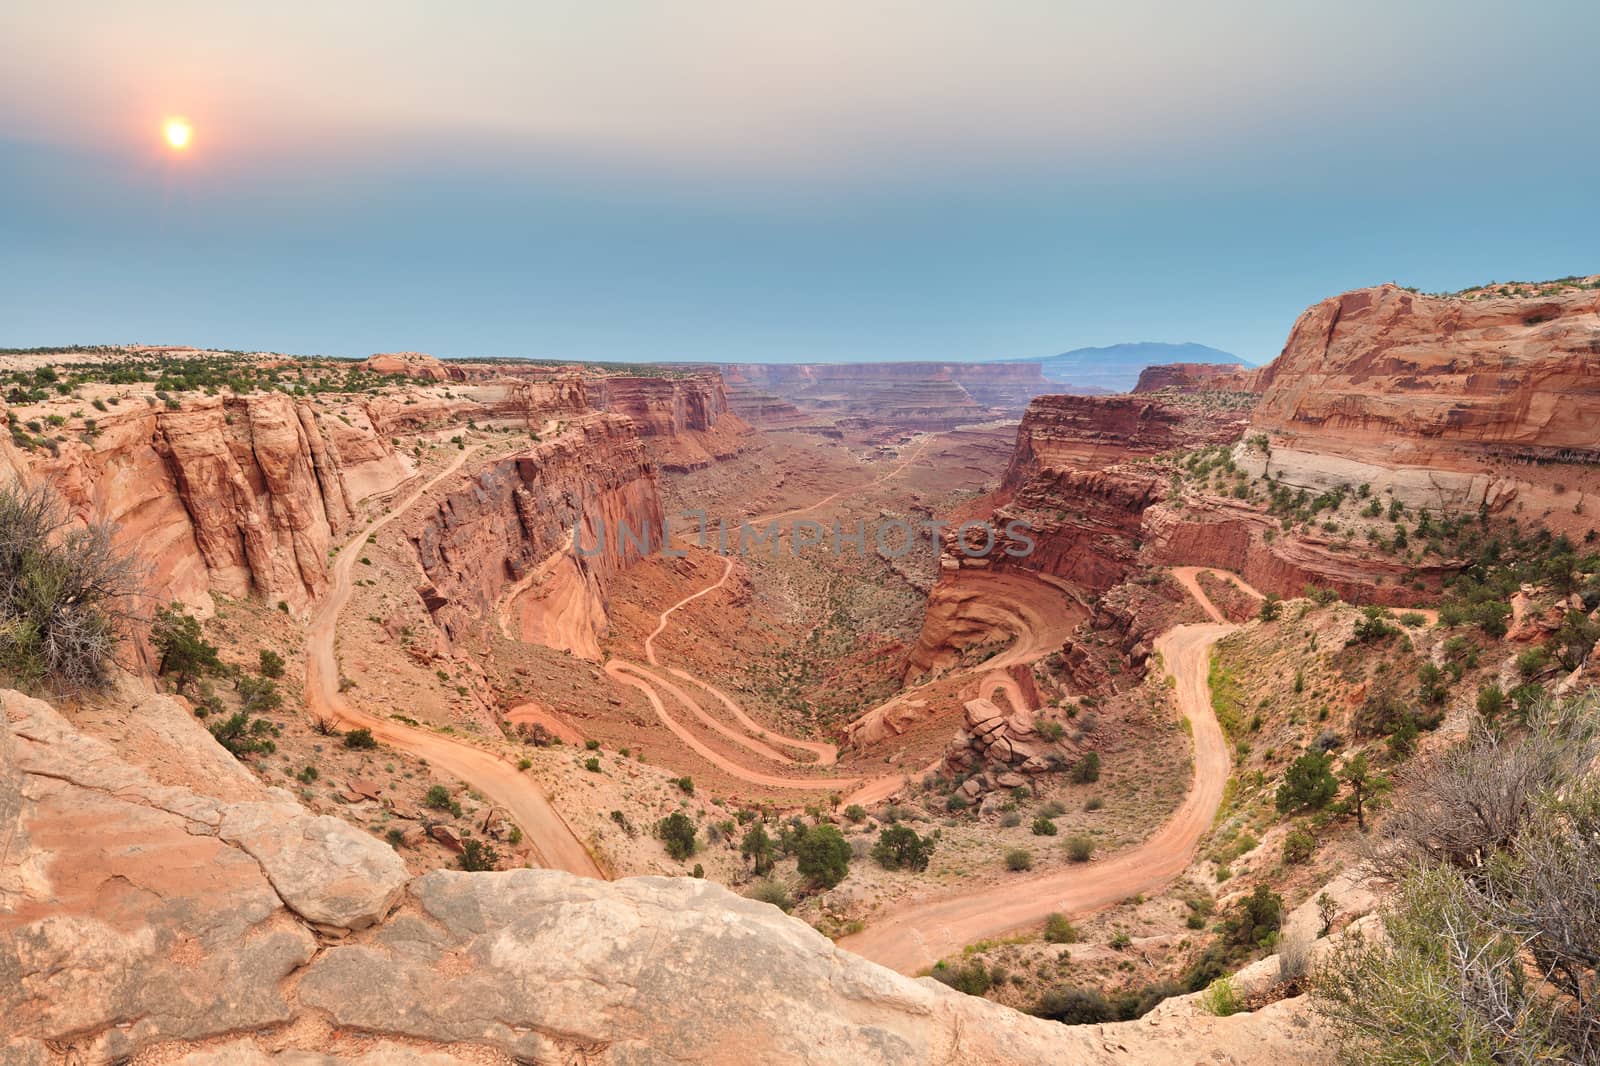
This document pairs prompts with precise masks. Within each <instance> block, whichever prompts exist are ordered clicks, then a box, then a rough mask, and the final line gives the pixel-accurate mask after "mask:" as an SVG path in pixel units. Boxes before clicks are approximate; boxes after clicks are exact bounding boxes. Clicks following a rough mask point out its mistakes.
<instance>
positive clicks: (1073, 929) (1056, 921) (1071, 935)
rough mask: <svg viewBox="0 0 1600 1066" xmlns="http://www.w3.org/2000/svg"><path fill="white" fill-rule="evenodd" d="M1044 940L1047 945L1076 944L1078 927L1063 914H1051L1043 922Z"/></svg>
mask: <svg viewBox="0 0 1600 1066" xmlns="http://www.w3.org/2000/svg"><path fill="white" fill-rule="evenodd" d="M1044 939H1045V942H1046V943H1048V944H1076V943H1077V942H1078V940H1079V936H1078V927H1077V926H1075V925H1073V924H1072V923H1071V922H1070V921H1068V920H1067V916H1066V915H1065V914H1051V915H1048V916H1046V918H1045V920H1044Z"/></svg>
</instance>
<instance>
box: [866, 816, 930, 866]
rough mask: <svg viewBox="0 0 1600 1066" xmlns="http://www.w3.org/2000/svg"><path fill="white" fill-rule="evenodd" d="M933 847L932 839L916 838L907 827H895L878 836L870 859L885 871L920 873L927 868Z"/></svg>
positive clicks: (914, 832)
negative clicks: (914, 871) (912, 871)
mask: <svg viewBox="0 0 1600 1066" xmlns="http://www.w3.org/2000/svg"><path fill="white" fill-rule="evenodd" d="M933 847H934V843H933V838H931V837H920V836H918V835H917V831H916V830H915V829H912V828H911V827H910V826H908V825H895V826H890V827H889V828H888V829H885V830H884V831H883V832H881V833H879V834H878V842H877V844H875V845H873V848H872V857H873V859H874V860H876V861H877V863H878V865H880V866H882V867H883V868H884V869H887V870H901V869H905V870H917V871H922V870H926V869H927V868H928V861H929V860H930V859H931V858H932V857H933Z"/></svg>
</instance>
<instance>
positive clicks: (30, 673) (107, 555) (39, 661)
mask: <svg viewBox="0 0 1600 1066" xmlns="http://www.w3.org/2000/svg"><path fill="white" fill-rule="evenodd" d="M13 428H14V427H13ZM141 579H142V571H141V569H140V567H139V565H138V564H137V563H136V562H135V561H134V560H133V558H132V557H131V556H129V555H127V554H126V553H123V552H121V551H119V550H118V549H117V548H116V547H115V546H114V545H113V544H112V537H111V527H110V526H106V525H91V526H89V527H87V528H84V529H69V528H68V522H67V517H66V511H65V509H64V508H63V507H62V506H61V505H60V503H59V502H58V501H57V499H56V497H55V495H54V494H53V493H52V492H51V491H50V490H49V489H47V488H44V487H35V488H24V487H22V486H20V485H11V486H9V487H5V488H0V673H4V674H5V675H6V676H8V677H10V678H11V679H12V683H14V684H19V685H22V686H24V687H30V688H31V687H35V686H43V685H49V686H50V687H53V688H55V689H58V690H64V691H70V690H76V689H95V688H101V687H103V686H104V685H105V683H106V682H107V680H108V679H109V677H110V670H111V664H112V662H113V661H114V657H115V654H116V648H117V645H118V643H120V641H121V640H122V637H123V636H124V634H125V632H126V630H127V628H128V627H129V625H130V624H131V623H132V621H133V596H134V594H135V593H136V592H137V591H138V590H139V588H140V586H141V584H142V580H141Z"/></svg>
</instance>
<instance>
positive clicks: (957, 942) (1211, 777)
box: [839, 567, 1259, 973]
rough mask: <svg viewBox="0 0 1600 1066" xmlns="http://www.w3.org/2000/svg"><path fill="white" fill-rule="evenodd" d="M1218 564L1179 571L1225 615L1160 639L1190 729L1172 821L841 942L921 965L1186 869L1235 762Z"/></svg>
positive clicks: (884, 918)
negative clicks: (1219, 648)
mask: <svg viewBox="0 0 1600 1066" xmlns="http://www.w3.org/2000/svg"><path fill="white" fill-rule="evenodd" d="M1214 569H1215V568H1214V567H1198V568H1195V567H1182V568H1179V569H1177V570H1175V571H1174V576H1176V577H1177V578H1178V581H1179V582H1180V583H1181V584H1182V585H1183V587H1184V588H1185V589H1186V590H1187V591H1188V592H1189V594H1190V595H1191V596H1193V597H1194V598H1195V600H1196V602H1198V603H1199V604H1200V606H1201V607H1202V608H1203V609H1204V610H1205V612H1206V613H1207V615H1209V616H1210V617H1212V618H1215V619H1219V621H1215V622H1205V623H1195V624H1190V625H1179V626H1173V627H1172V628H1171V629H1169V630H1167V631H1166V632H1165V633H1163V634H1162V635H1161V636H1160V637H1159V638H1158V639H1157V641H1156V650H1157V651H1158V652H1160V653H1161V658H1162V662H1163V663H1164V665H1165V667H1166V670H1167V672H1168V674H1169V675H1171V676H1172V677H1173V679H1174V680H1175V681H1176V684H1177V699H1178V709H1179V712H1180V713H1181V714H1182V715H1183V716H1184V717H1185V718H1187V719H1188V720H1189V723H1190V725H1191V727H1192V733H1193V736H1194V777H1193V781H1192V783H1191V785H1190V787H1189V791H1188V794H1187V795H1185V796H1184V799H1183V802H1182V803H1180V804H1179V805H1178V809H1177V810H1176V811H1174V812H1173V814H1172V816H1171V817H1170V818H1169V819H1167V821H1166V823H1165V824H1163V825H1162V827H1161V828H1160V829H1158V830H1157V831H1156V832H1155V833H1154V834H1152V835H1151V836H1150V837H1148V838H1146V839H1145V840H1144V841H1143V842H1142V843H1140V844H1137V845H1135V846H1133V847H1131V848H1128V849H1126V850H1124V851H1120V852H1117V853H1116V854H1114V855H1112V856H1110V857H1109V858H1107V859H1105V860H1103V861H1100V862H1094V863H1089V864H1085V865H1077V866H1069V867H1066V868H1065V869H1061V870H1055V871H1052V872H1049V873H1044V874H1039V875H1037V876H1033V877H1026V878H1019V879H1013V880H1008V881H1006V882H1004V883H1002V884H999V885H995V886H994V887H992V888H988V889H985V890H983V891H980V892H975V893H970V892H969V893H963V894H960V895H949V896H944V897H941V898H938V899H932V900H927V901H925V902H921V903H913V904H911V905H909V906H906V907H902V908H898V909H896V910H893V911H890V912H888V913H887V914H884V915H881V916H880V917H878V918H875V919H874V920H873V921H872V923H871V924H870V925H869V926H868V927H867V928H866V929H865V930H863V931H862V932H860V933H856V934H855V935H853V936H848V937H845V938H844V939H842V940H840V941H839V946H840V947H842V948H845V949H847V950H849V951H853V952H855V953H856V954H858V955H862V956H865V957H866V958H869V959H871V960H872V961H874V962H878V963H882V964H883V965H885V966H889V967H892V968H893V969H896V970H899V971H900V972H902V973H917V972H919V971H921V970H923V969H926V968H927V967H929V966H931V965H933V964H934V963H935V962H937V961H938V960H939V959H941V958H944V957H945V956H947V955H950V954H952V953H953V952H956V951H959V950H960V949H961V948H962V947H963V946H964V945H966V944H970V943H972V942H973V941H975V940H981V939H984V938H986V937H994V936H1000V935H1003V934H1006V933H1010V932H1013V931H1015V930H1017V929H1020V928H1023V927H1025V926H1028V925H1033V924H1035V923H1038V922H1041V921H1043V920H1044V918H1045V916H1046V915H1049V914H1051V913H1054V912H1060V913H1062V914H1067V915H1080V914H1085V913H1087V912H1090V911H1095V910H1099V909H1101V908H1103V907H1107V906H1110V905H1111V904H1113V903H1116V902H1118V901H1119V900H1123V899H1127V898H1128V897H1129V896H1133V895H1137V894H1139V893H1145V894H1147V895H1148V894H1153V893H1156V892H1159V891H1161V890H1162V889H1164V888H1165V887H1166V886H1167V885H1168V884H1170V883H1171V882H1172V881H1173V880H1174V879H1176V878H1177V877H1178V875H1180V874H1181V873H1183V871H1184V870H1185V869H1186V868H1187V867H1188V865H1189V863H1190V861H1191V860H1192V859H1193V857H1194V852H1195V849H1196V847H1197V846H1198V845H1199V843H1200V838H1201V837H1202V836H1204V835H1205V832H1206V830H1207V829H1208V828H1210V826H1211V823H1212V821H1213V819H1215V817H1216V813H1217V808H1218V806H1219V805H1220V804H1221V803H1222V792H1223V786H1224V785H1225V784H1226V783H1227V780H1228V772H1229V769H1230V766H1231V762H1230V760H1229V756H1228V744H1227V740H1226V738H1224V737H1223V735H1222V729H1221V727H1220V726H1218V725H1217V719H1216V715H1215V714H1213V713H1212V710H1211V691H1210V687H1209V685H1208V683H1207V676H1208V674H1209V672H1210V661H1211V660H1210V652H1211V646H1212V645H1213V644H1215V643H1216V642H1217V641H1218V640H1220V639H1221V638H1222V637H1224V636H1226V635H1227V634H1229V633H1231V632H1233V631H1234V630H1235V629H1237V628H1238V627H1237V626H1234V625H1231V624H1229V623H1227V622H1225V621H1220V619H1221V618H1222V612H1221V611H1219V610H1218V609H1217V607H1216V605H1215V604H1213V603H1212V602H1211V600H1210V598H1209V597H1207V596H1206V594H1205V593H1204V592H1203V591H1202V590H1201V588H1200V585H1199V583H1198V582H1197V581H1196V580H1195V575H1196V574H1197V573H1198V572H1199V571H1200V570H1214ZM1217 572H1218V573H1222V572H1223V571H1217ZM1235 580H1238V581H1239V584H1240V586H1241V587H1242V588H1244V589H1245V591H1247V592H1249V593H1252V594H1254V595H1259V593H1256V591H1255V590H1254V589H1252V588H1250V587H1249V586H1248V585H1245V584H1244V582H1243V580H1242V579H1238V578H1237V577H1236V578H1235ZM1008 696H1009V693H1008Z"/></svg>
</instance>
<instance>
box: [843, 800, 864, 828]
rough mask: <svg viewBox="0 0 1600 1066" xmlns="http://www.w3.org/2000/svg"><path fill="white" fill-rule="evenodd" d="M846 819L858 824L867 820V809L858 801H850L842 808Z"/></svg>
mask: <svg viewBox="0 0 1600 1066" xmlns="http://www.w3.org/2000/svg"><path fill="white" fill-rule="evenodd" d="M844 816H845V818H846V820H848V821H850V822H852V823H854V824H857V825H859V824H860V823H862V822H864V821H866V820H867V809H866V808H865V807H863V806H861V804H859V803H852V804H850V806H848V807H846V808H845V809H844Z"/></svg>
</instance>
